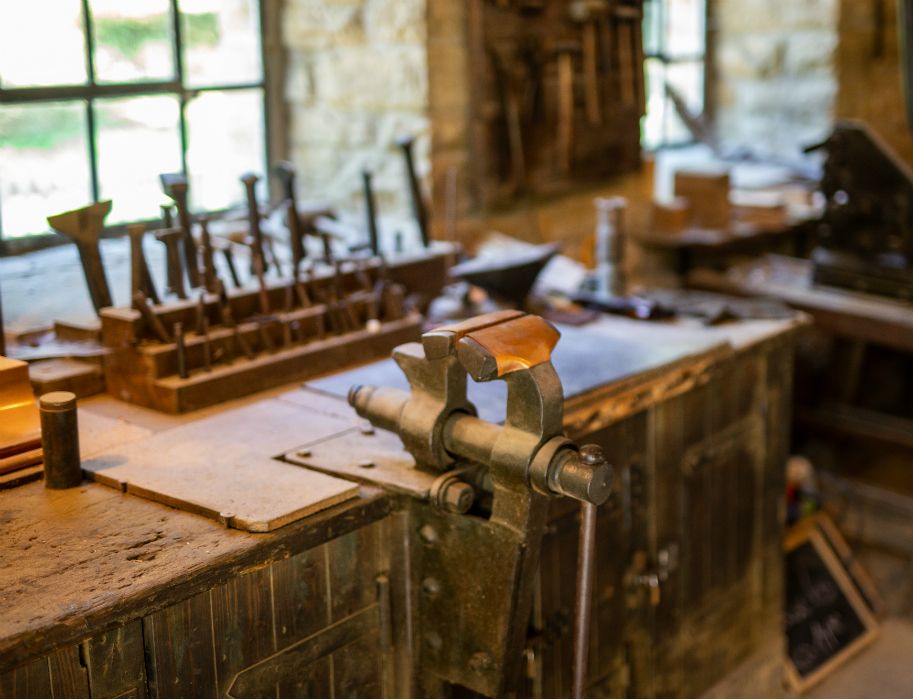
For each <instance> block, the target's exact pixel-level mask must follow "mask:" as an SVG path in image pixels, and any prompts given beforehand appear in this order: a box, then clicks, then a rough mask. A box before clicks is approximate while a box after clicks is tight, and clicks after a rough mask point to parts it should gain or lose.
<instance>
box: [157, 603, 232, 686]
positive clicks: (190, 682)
mask: <svg viewBox="0 0 913 700" xmlns="http://www.w3.org/2000/svg"><path fill="white" fill-rule="evenodd" d="M212 631H213V620H212V614H211V607H210V598H209V593H208V592H206V593H200V594H198V595H195V596H194V597H192V598H190V599H189V600H185V601H184V602H182V603H178V604H177V605H172V606H171V607H168V608H165V609H164V610H161V611H159V612H156V613H153V614H152V615H149V616H148V617H146V618H144V619H143V636H144V639H145V647H146V655H147V659H148V666H147V671H148V677H149V694H150V695H151V696H152V697H163V698H182V697H183V698H214V697H218V695H219V685H218V681H217V678H216V659H215V656H214V651H213V649H214V644H215V640H214V638H213V632H212ZM220 642H221V640H220Z"/></svg>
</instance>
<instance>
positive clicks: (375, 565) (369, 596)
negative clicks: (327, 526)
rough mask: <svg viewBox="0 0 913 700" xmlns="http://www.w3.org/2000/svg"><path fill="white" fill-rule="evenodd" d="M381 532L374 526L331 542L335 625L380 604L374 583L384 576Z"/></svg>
mask: <svg viewBox="0 0 913 700" xmlns="http://www.w3.org/2000/svg"><path fill="white" fill-rule="evenodd" d="M380 547H381V542H380V528H379V524H378V523H375V524H374V525H370V526H368V527H363V528H361V529H360V530H356V531H355V532H351V533H349V534H348V535H345V536H344V537H340V538H338V539H335V540H333V541H332V542H329V543H328V544H327V547H326V555H327V572H328V576H329V593H330V620H331V621H332V622H335V621H337V620H341V619H342V618H344V617H348V616H349V615H352V614H353V613H355V612H358V611H359V610H362V609H364V608H366V607H368V606H370V605H373V604H374V603H375V602H376V601H377V592H376V588H375V584H374V580H375V579H376V578H377V575H378V574H379V573H381V570H382V567H381V566H380V563H379V553H380Z"/></svg>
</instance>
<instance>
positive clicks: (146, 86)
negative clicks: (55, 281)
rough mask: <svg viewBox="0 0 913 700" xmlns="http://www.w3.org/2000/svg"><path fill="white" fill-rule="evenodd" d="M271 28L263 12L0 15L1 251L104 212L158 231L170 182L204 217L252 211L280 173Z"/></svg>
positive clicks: (84, 6) (85, 8)
mask: <svg viewBox="0 0 913 700" xmlns="http://www.w3.org/2000/svg"><path fill="white" fill-rule="evenodd" d="M261 22H262V16H261V9H260V3H258V1H257V0H129V2H127V1H125V0H28V1H27V2H2V3H0V239H2V240H3V241H9V240H11V239H15V238H19V237H23V236H29V235H33V234H36V233H43V232H46V231H47V222H46V221H45V217H47V216H48V215H51V214H55V213H58V212H61V211H65V210H67V209H73V208H76V207H80V206H84V205H86V204H88V203H90V202H92V201H93V200H103V199H111V200H113V208H112V211H111V214H110V215H109V216H108V219H107V220H106V223H107V224H109V225H112V224H118V223H124V222H128V221H137V220H155V219H158V218H159V217H160V209H159V206H160V204H162V203H164V202H165V201H167V200H166V199H165V198H164V195H163V194H162V190H161V187H160V184H159V174H160V173H165V172H177V171H181V170H183V171H185V172H186V173H187V174H188V177H189V178H190V182H191V188H190V194H191V206H192V207H193V208H194V210H196V211H202V210H207V211H212V210H219V209H225V208H227V207H229V206H232V205H234V204H236V203H239V202H241V201H243V197H244V191H243V188H242V186H241V184H240V182H239V181H238V178H239V176H240V175H241V174H242V173H243V172H246V171H253V172H257V173H261V174H262V173H265V172H266V166H267V157H266V136H265V133H266V128H265V118H266V114H265V104H266V94H265V93H266V87H265V80H264V70H263V51H262V44H263V41H262V38H261ZM264 180H265V178H264ZM261 185H264V186H265V184H264V182H263V181H261ZM261 194H262V193H261Z"/></svg>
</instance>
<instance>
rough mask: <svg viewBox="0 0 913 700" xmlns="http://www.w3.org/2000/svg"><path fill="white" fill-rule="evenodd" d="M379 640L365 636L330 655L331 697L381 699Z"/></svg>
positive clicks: (376, 635)
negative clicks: (331, 662) (331, 661)
mask: <svg viewBox="0 0 913 700" xmlns="http://www.w3.org/2000/svg"><path fill="white" fill-rule="evenodd" d="M381 679H382V669H381V655H380V640H379V638H378V634H377V632H374V633H372V634H369V635H367V636H365V637H362V638H361V639H358V640H357V641H355V642H352V643H351V644H349V645H348V646H345V647H343V648H342V649H340V650H338V651H336V652H335V653H334V654H333V697H335V698H359V697H361V698H380V697H384V694H383V684H382V680H381Z"/></svg>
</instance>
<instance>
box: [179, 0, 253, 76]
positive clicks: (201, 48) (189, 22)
mask: <svg viewBox="0 0 913 700" xmlns="http://www.w3.org/2000/svg"><path fill="white" fill-rule="evenodd" d="M180 8H181V43H182V45H183V48H184V82H185V83H187V84H188V85H197V86H206V85H238V84H243V83H256V82H260V79H261V75H262V71H261V66H260V63H261V61H260V22H259V11H258V9H257V8H258V5H257V1H256V0H181V3H180Z"/></svg>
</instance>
